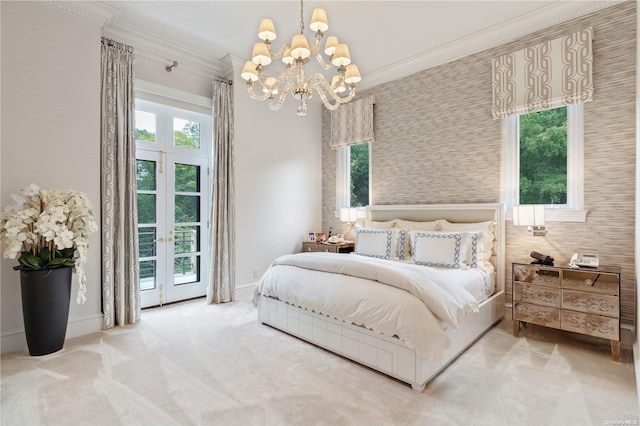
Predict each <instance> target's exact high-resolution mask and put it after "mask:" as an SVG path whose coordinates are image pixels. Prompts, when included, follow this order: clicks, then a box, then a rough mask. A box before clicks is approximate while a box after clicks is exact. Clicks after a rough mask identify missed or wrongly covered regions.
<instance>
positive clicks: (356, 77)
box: [344, 64, 362, 84]
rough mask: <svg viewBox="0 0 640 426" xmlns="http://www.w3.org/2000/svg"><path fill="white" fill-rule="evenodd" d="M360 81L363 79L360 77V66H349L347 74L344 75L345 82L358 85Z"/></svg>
mask: <svg viewBox="0 0 640 426" xmlns="http://www.w3.org/2000/svg"><path fill="white" fill-rule="evenodd" d="M360 80H362V77H360V71H359V70H358V66H357V65H356V64H349V65H347V72H346V74H345V75H344V82H345V83H347V84H356V83H357V82H359V81H360Z"/></svg>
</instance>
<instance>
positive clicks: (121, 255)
mask: <svg viewBox="0 0 640 426" xmlns="http://www.w3.org/2000/svg"><path fill="white" fill-rule="evenodd" d="M100 90H101V92H100V109H101V121H100V142H101V153H100V165H101V179H100V192H101V199H102V200H101V213H102V223H101V228H102V313H103V328H105V329H106V328H111V327H114V326H116V325H124V324H131V323H134V322H136V321H138V319H140V283H139V274H138V269H139V266H138V225H137V218H138V206H137V194H136V139H135V123H134V114H135V95H134V53H133V48H132V47H131V46H127V45H124V44H122V43H118V42H115V41H112V40H108V39H105V38H103V39H102V50H101V79H100Z"/></svg>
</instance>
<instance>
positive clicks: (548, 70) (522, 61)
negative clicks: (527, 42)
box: [492, 28, 593, 119]
mask: <svg viewBox="0 0 640 426" xmlns="http://www.w3.org/2000/svg"><path fill="white" fill-rule="evenodd" d="M592 38H593V29H592V28H587V29H584V30H581V31H577V32H575V33H572V34H569V35H565V36H563V37H559V38H556V39H554V40H550V41H546V42H544V43H540V44H536V45H534V46H529V47H526V48H524V49H521V50H518V51H517V52H514V53H509V54H506V55H502V56H499V57H497V58H495V59H494V60H493V64H492V65H493V67H492V68H493V105H492V114H493V118H494V119H499V118H505V117H511V116H514V115H519V114H527V113H531V112H536V111H543V110H547V109H552V108H558V107H561V106H565V105H572V104H576V103H581V102H589V101H591V100H592V97H593V78H592V71H593V50H592V45H591V44H592V43H591V41H592Z"/></svg>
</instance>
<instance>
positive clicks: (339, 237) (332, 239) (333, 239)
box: [327, 234, 344, 244]
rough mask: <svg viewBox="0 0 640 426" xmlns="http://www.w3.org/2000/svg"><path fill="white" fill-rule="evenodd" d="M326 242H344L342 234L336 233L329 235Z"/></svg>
mask: <svg viewBox="0 0 640 426" xmlns="http://www.w3.org/2000/svg"><path fill="white" fill-rule="evenodd" d="M327 242H328V243H329V244H338V243H343V242H344V235H342V234H338V235H334V236H333V237H329V239H328V240H327Z"/></svg>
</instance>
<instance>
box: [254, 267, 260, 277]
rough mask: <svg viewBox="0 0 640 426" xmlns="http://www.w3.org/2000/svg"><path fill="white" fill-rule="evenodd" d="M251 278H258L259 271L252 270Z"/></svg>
mask: <svg viewBox="0 0 640 426" xmlns="http://www.w3.org/2000/svg"><path fill="white" fill-rule="evenodd" d="M253 278H260V270H259V269H254V270H253Z"/></svg>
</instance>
